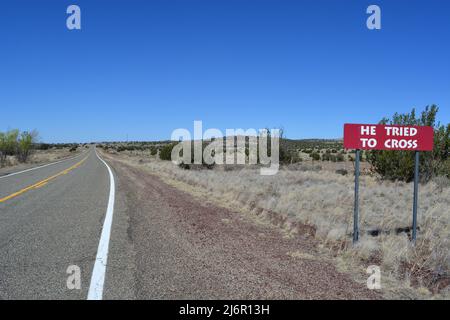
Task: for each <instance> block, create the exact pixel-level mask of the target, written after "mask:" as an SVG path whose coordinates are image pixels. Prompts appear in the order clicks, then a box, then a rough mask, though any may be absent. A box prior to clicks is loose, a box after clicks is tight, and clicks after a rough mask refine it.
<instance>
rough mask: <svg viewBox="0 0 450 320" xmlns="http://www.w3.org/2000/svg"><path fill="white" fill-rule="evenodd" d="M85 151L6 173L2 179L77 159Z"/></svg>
mask: <svg viewBox="0 0 450 320" xmlns="http://www.w3.org/2000/svg"><path fill="white" fill-rule="evenodd" d="M85 153H86V152H82V153H80V154H78V155H76V156H74V157H71V158H67V159H63V160H59V161H56V162H51V163H47V164H44V165H42V166H39V167H33V168H30V169H26V170H22V171H18V172H12V173H8V174H5V175H4V176H0V179H3V178H8V177H12V176H15V175H17V174H21V173H25V172H28V171H33V170H36V169H41V168H45V167H48V166H52V165H54V164H58V163H61V162H64V161H69V160H73V159H75V158H77V157H79V156H81V155H83V154H85Z"/></svg>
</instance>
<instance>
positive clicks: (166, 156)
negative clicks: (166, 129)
mask: <svg viewBox="0 0 450 320" xmlns="http://www.w3.org/2000/svg"><path fill="white" fill-rule="evenodd" d="M174 147H175V143H169V144H166V145H164V146H163V147H162V148H161V150H160V152H159V158H160V159H161V160H168V161H170V160H172V149H173V148H174Z"/></svg>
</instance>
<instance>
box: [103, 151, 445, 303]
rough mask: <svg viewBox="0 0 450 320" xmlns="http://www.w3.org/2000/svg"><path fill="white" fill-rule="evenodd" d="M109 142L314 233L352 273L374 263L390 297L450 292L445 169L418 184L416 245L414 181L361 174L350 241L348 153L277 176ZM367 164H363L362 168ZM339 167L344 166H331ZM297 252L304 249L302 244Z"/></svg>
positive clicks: (196, 188)
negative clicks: (183, 161)
mask: <svg viewBox="0 0 450 320" xmlns="http://www.w3.org/2000/svg"><path fill="white" fill-rule="evenodd" d="M107 150H109V154H112V155H114V157H118V158H119V159H120V160H122V161H125V162H126V163H128V164H131V165H133V166H136V167H139V168H142V169H144V170H146V171H147V172H148V173H151V174H154V175H158V176H161V177H163V178H164V179H165V180H164V181H166V182H167V183H169V184H171V185H173V186H175V187H177V188H180V189H181V190H183V191H185V192H188V193H191V194H193V195H195V196H197V197H200V198H203V199H207V200H210V201H213V202H214V203H216V204H218V205H221V206H225V207H232V208H233V209H234V210H236V212H237V214H245V215H250V216H252V217H253V218H254V219H255V221H258V222H264V223H269V224H272V225H275V226H276V227H277V228H279V230H280V232H282V233H283V235H284V236H285V237H312V238H314V239H315V240H317V242H318V244H317V245H318V247H319V248H320V249H321V250H320V255H319V257H315V258H318V259H330V261H333V263H334V264H336V266H337V267H338V268H339V269H340V270H342V271H344V272H347V273H349V274H351V275H353V277H354V278H355V280H356V281H360V282H364V281H366V279H367V276H366V273H365V271H366V268H367V267H368V266H370V265H379V266H380V268H381V270H382V271H383V294H384V295H385V297H387V298H449V297H450V292H449V287H448V285H449V278H448V276H449V270H450V269H449V267H450V256H449V245H450V242H449V241H450V221H449V220H450V181H449V179H448V178H446V177H438V178H435V179H434V180H432V181H431V182H429V183H427V184H424V185H421V186H420V204H419V212H420V216H419V228H420V230H423V232H421V233H420V237H419V239H418V242H417V244H416V246H415V247H413V246H412V245H411V243H410V237H411V232H410V226H411V223H412V221H411V219H412V196H413V194H412V190H413V184H412V183H406V182H401V181H398V182H391V181H383V180H381V179H379V178H377V177H376V176H373V175H369V174H363V175H362V176H361V180H360V192H361V194H360V213H361V216H360V219H361V226H360V233H361V240H360V242H359V243H358V244H357V245H356V246H352V241H351V239H352V238H351V234H352V229H351V228H352V218H353V216H352V213H353V197H354V189H353V188H354V178H353V164H352V162H350V161H348V162H343V163H333V164H331V163H327V166H324V167H322V163H320V162H317V161H316V162H315V163H313V162H312V161H304V162H302V163H299V164H294V165H286V166H282V168H281V170H280V171H279V172H278V174H276V175H274V176H262V175H260V174H259V169H258V168H248V167H242V166H241V167H238V166H228V167H223V166H215V167H214V168H213V169H205V168H202V167H201V166H200V167H199V168H191V169H189V170H186V169H182V168H180V167H178V166H176V165H175V164H173V163H171V162H170V161H162V160H160V159H158V158H157V157H156V156H151V155H150V153H149V152H145V151H123V152H117V151H115V150H114V149H107ZM369 167H370V166H369V165H368V164H365V168H366V169H367V171H368V170H369ZM343 168H345V169H347V170H348V171H349V173H348V174H346V175H342V174H339V173H336V172H334V170H336V169H343ZM305 225H306V226H309V227H310V228H309V229H305ZM305 230H308V231H307V232H305ZM294 254H297V255H299V256H302V249H301V248H299V251H298V252H297V253H294Z"/></svg>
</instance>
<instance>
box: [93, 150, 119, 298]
mask: <svg viewBox="0 0 450 320" xmlns="http://www.w3.org/2000/svg"><path fill="white" fill-rule="evenodd" d="M95 154H96V156H97V158H99V159H100V161H102V162H103V163H104V164H105V166H106V168H108V172H109V182H110V186H109V200H108V207H107V209H106V215H105V221H104V222H103V228H102V234H101V236H100V242H99V244H98V249H97V256H96V258H95V264H94V270H93V271H92V277H91V283H90V285H89V292H88V297H87V299H88V300H102V298H103V285H104V283H105V274H106V263H107V260H108V247H109V238H110V235H111V225H112V220H113V213H114V199H115V182H114V175H113V173H112V171H111V168H110V167H109V165H108V164H107V163H106V162H105V161H104V160H103V159H102V158H100V157H99V155H98V153H97V150H95Z"/></svg>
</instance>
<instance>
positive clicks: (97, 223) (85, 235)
mask: <svg viewBox="0 0 450 320" xmlns="http://www.w3.org/2000/svg"><path fill="white" fill-rule="evenodd" d="M111 178H112V177H111V176H110V174H109V170H108V168H107V166H106V165H105V163H103V162H102V161H101V160H100V159H99V158H98V157H97V155H96V152H95V149H94V148H93V147H92V148H91V149H90V150H89V151H88V152H85V153H83V154H81V155H79V156H77V157H74V158H72V159H68V160H65V161H62V162H59V163H56V164H53V165H49V166H45V167H42V168H37V169H34V170H29V171H26V172H22V173H18V174H14V175H10V176H4V177H0V299H43V298H44V299H86V298H87V296H88V290H89V285H87V284H90V282H91V277H92V270H93V268H94V264H95V261H96V257H97V254H98V251H100V250H99V242H100V239H101V236H102V230H103V226H104V222H105V215H106V213H107V208H108V201H109V200H110V196H111V195H110V192H111V190H110V186H111ZM112 192H114V190H112ZM109 218H110V219H112V215H111V216H110V217H109ZM103 238H104V236H103ZM107 240H108V241H109V238H108V239H107ZM102 250H103V254H104V253H105V248H103V249H102ZM106 252H107V248H106ZM102 263H104V262H103V261H102ZM71 265H75V266H77V267H79V268H80V270H81V283H82V284H83V285H82V287H81V290H69V288H68V287H67V278H68V277H69V274H67V273H66V270H67V268H68V267H69V266H71ZM103 271H104V270H103ZM100 272H102V270H100ZM97 289H98V290H97V291H99V292H101V288H97Z"/></svg>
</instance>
